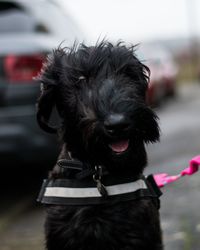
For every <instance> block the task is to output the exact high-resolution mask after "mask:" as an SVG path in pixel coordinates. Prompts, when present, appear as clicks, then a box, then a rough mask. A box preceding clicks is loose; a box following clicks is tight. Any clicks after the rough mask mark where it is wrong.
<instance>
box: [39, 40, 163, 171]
mask: <svg viewBox="0 0 200 250" xmlns="http://www.w3.org/2000/svg"><path fill="white" fill-rule="evenodd" d="M134 50H135V47H133V46H132V47H126V46H125V45H123V44H122V43H118V44H117V45H115V46H114V45H112V44H111V43H107V42H101V43H99V44H98V45H96V46H94V47H87V46H85V45H84V44H81V45H80V46H79V47H77V46H74V47H73V48H71V49H60V48H59V49H57V50H55V51H54V52H53V54H52V55H51V56H49V58H48V60H47V63H46V64H45V65H44V67H43V70H42V72H41V75H40V77H39V80H40V81H41V83H42V91H41V96H40V97H39V100H38V113H37V118H38V122H39V125H40V126H41V128H43V129H44V130H46V131H47V132H51V133H53V132H56V129H55V128H52V127H51V126H50V125H49V118H50V115H51V112H52V109H53V108H54V107H56V108H57V110H58V113H59V115H60V117H61V119H62V126H61V128H60V129H59V130H60V131H61V134H62V139H63V141H64V142H65V143H66V145H67V149H68V150H69V151H70V152H71V153H72V156H73V157H75V158H78V159H80V160H82V161H89V162H91V163H92V164H95V165H96V164H100V165H105V166H106V167H107V168H108V169H109V170H110V171H113V170H114V171H117V169H118V170H120V169H121V167H123V168H127V169H129V170H130V169H132V171H133V172H140V171H142V169H143V167H144V166H145V164H146V152H145V148H144V144H145V143H148V142H155V141H157V140H158V139H159V127H158V123H157V116H156V115H155V114H154V112H153V111H152V110H151V109H150V108H149V107H148V105H147V104H146V101H145V96H146V91H147V88H148V80H149V69H148V67H147V66H145V65H144V64H142V63H141V62H140V61H139V60H138V59H137V57H136V56H135V53H134ZM120 171H121V170H120Z"/></svg>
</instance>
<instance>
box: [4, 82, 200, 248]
mask: <svg viewBox="0 0 200 250" xmlns="http://www.w3.org/2000/svg"><path fill="white" fill-rule="evenodd" d="M199 96H200V85H198V84H194V85H189V86H186V87H182V88H181V89H180V90H179V92H178V96H177V97H176V99H174V100H173V101H168V102H167V103H165V104H164V105H162V107H161V108H159V109H158V110H157V112H158V115H159V117H160V126H161V131H162V137H161V141H160V143H157V144H156V145H149V146H148V147H147V151H148V154H149V166H148V168H147V169H146V174H148V173H158V172H167V173H169V174H178V173H179V172H180V171H181V170H183V169H184V168H185V167H187V165H188V162H189V160H190V159H191V158H192V157H193V156H195V155H198V154H200V98H199ZM162 191H163V196H162V198H161V210H160V212H161V221H162V228H163V239H164V244H165V250H199V249H200V209H199V208H200V172H199V173H197V174H196V175H194V176H190V177H183V178H182V179H181V180H179V181H178V182H176V183H171V184H170V185H169V186H167V187H165V188H163V189H162ZM33 200H34V198H33V197H32V194H31V195H28V196H26V198H24V197H21V196H19V197H18V199H16V202H14V201H11V202H10V204H11V206H9V208H8V209H4V210H2V209H1V210H2V211H1V210H0V249H1V250H25V249H26V250H27V249H29V250H36V249H37V250H42V249H44V247H43V246H44V238H43V222H44V211H43V210H42V208H41V207H38V206H36V205H32V203H31V201H33ZM30 205H31V206H30Z"/></svg>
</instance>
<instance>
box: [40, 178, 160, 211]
mask: <svg viewBox="0 0 200 250" xmlns="http://www.w3.org/2000/svg"><path fill="white" fill-rule="evenodd" d="M150 179H151V180H152V179H153V178H150V177H149V178H148V179H146V178H141V179H138V180H136V181H132V182H126V183H124V182H121V183H113V182H112V181H111V182H110V181H107V183H105V184H104V185H105V188H106V190H107V193H108V195H107V196H106V197H103V196H101V194H100V193H99V191H98V190H97V187H96V185H95V183H94V182H93V181H91V182H90V181H88V180H87V181H85V180H77V179H56V180H44V182H43V185H42V188H41V191H40V194H39V196H38V199H37V201H39V202H41V203H43V204H55V205H95V204H105V203H107V202H110V201H112V202H118V201H128V200H135V199H139V198H145V197H149V198H152V199H153V200H156V206H157V207H158V208H159V205H158V202H157V200H158V198H159V196H160V195H161V192H158V190H157V189H158V188H156V189H155V188H154V183H153V182H152V181H151V180H150ZM109 182H110V183H109Z"/></svg>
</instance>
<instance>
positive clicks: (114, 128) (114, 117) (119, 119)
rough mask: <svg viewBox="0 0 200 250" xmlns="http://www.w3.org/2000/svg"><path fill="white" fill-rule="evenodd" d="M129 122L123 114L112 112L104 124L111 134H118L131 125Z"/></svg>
mask: <svg viewBox="0 0 200 250" xmlns="http://www.w3.org/2000/svg"><path fill="white" fill-rule="evenodd" d="M129 125H130V124H129V123H128V122H127V120H126V119H125V116H124V115H122V114H111V115H109V116H107V118H106V119H105V121H104V126H105V129H106V131H107V132H108V133H109V134H116V133H118V132H121V131H123V130H125V129H127V128H128V127H129Z"/></svg>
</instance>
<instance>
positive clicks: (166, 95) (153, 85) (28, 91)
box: [0, 0, 200, 250]
mask: <svg viewBox="0 0 200 250" xmlns="http://www.w3.org/2000/svg"><path fill="white" fill-rule="evenodd" d="M103 38H106V39H108V40H109V41H112V42H117V41H119V40H123V41H125V42H126V44H128V45H129V44H138V50H137V52H136V53H137V55H138V57H139V58H140V59H141V60H142V61H143V63H145V64H147V65H148V66H149V67H150V69H151V79H150V85H149V90H148V94H147V100H148V102H149V104H150V105H151V106H152V107H153V108H154V109H155V110H156V111H157V112H158V115H159V117H160V126H161V131H162V137H161V141H160V143H159V144H156V145H148V146H147V151H148V154H149V168H147V170H146V174H148V173H158V172H167V173H169V174H178V173H179V172H180V171H181V170H182V169H183V168H185V167H187V166H188V162H189V160H190V159H191V158H192V157H193V156H195V155H198V154H200V98H199V96H200V1H198V0H163V1H159V0H151V1H145V0H124V1H122V0H101V1H97V0H84V1H83V0H73V1H72V0H57V1H56V0H34V1H28V0H8V1H6V0H0V168H1V181H0V195H1V196H0V197H2V198H1V202H0V242H1V243H0V249H1V250H25V249H26V250H27V248H28V249H30V250H33V249H34V250H35V249H37V250H42V249H44V238H43V222H44V211H43V209H42V207H41V206H40V205H38V204H37V203H36V197H37V194H38V192H39V188H40V185H41V182H42V179H43V178H45V177H46V176H47V173H48V171H49V170H50V169H51V168H52V167H53V165H54V163H55V162H56V157H57V155H58V152H59V144H58V142H57V139H56V138H55V137H54V136H50V135H47V134H45V133H44V132H42V131H41V130H40V129H39V128H38V125H37V123H36V119H35V111H36V108H35V103H36V100H37V97H38V94H39V83H38V82H37V81H33V77H35V76H36V75H37V74H38V72H39V71H40V69H41V66H42V63H43V62H44V60H45V57H46V55H47V54H48V53H50V52H51V51H52V49H53V48H55V47H57V46H58V45H60V44H61V43H62V45H63V46H70V45H71V44H73V42H74V41H75V40H76V41H80V42H82V41H84V42H86V43H87V44H89V45H90V44H91V45H92V44H94V43H96V41H97V40H98V39H99V40H101V39H103ZM162 191H163V196H162V198H161V204H162V205H161V220H162V228H163V238H164V245H165V249H166V250H199V247H200V237H199V236H200V212H199V210H198V208H199V207H200V173H197V174H196V175H195V176H191V177H184V178H182V179H181V180H180V181H179V182H177V183H174V184H171V185H170V186H168V187H166V188H164V189H163V190H162ZM133 209H134V208H133Z"/></svg>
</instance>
